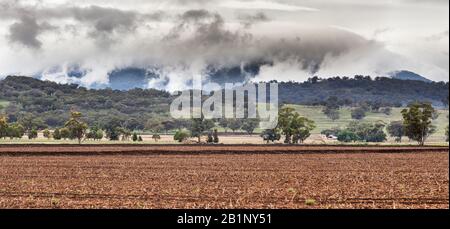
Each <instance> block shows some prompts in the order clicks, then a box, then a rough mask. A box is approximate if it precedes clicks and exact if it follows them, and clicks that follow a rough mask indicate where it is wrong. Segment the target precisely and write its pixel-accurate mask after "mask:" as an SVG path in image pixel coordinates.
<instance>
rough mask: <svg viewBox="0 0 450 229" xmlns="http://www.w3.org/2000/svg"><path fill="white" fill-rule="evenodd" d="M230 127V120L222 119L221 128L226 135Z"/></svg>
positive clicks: (220, 121)
mask: <svg viewBox="0 0 450 229" xmlns="http://www.w3.org/2000/svg"><path fill="white" fill-rule="evenodd" d="M228 125H229V120H228V119H226V118H221V119H220V120H219V126H221V127H222V128H223V129H224V130H225V133H226V132H227V131H228Z"/></svg>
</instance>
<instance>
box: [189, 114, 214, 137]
mask: <svg viewBox="0 0 450 229" xmlns="http://www.w3.org/2000/svg"><path fill="white" fill-rule="evenodd" d="M213 127H214V122H213V121H212V120H209V119H205V118H204V117H202V118H196V119H192V125H191V129H190V130H191V137H196V138H197V143H200V142H201V138H202V136H203V134H204V133H205V131H207V130H210V129H211V128H213Z"/></svg>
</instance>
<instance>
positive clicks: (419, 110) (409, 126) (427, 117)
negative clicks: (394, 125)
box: [402, 103, 436, 146]
mask: <svg viewBox="0 0 450 229" xmlns="http://www.w3.org/2000/svg"><path fill="white" fill-rule="evenodd" d="M434 113H435V109H434V108H433V106H432V105H431V104H429V103H413V104H410V105H409V106H408V108H406V109H403V110H402V116H403V125H404V127H405V135H406V136H408V138H409V139H411V140H414V141H417V142H418V143H419V145H422V146H423V145H425V141H426V140H427V139H428V137H429V136H430V135H431V134H433V133H434V132H435V131H436V127H435V126H433V125H432V124H431V121H432V118H433V114H434Z"/></svg>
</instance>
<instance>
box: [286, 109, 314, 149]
mask: <svg viewBox="0 0 450 229" xmlns="http://www.w3.org/2000/svg"><path fill="white" fill-rule="evenodd" d="M314 128H316V126H315V124H314V121H312V120H309V119H307V118H305V117H301V116H300V115H299V114H298V113H295V114H294V116H293V118H292V121H291V129H292V142H293V143H297V144H298V143H303V142H304V141H305V140H306V139H307V138H309V136H311V131H312V130H313V129H314Z"/></svg>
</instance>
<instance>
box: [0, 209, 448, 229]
mask: <svg viewBox="0 0 450 229" xmlns="http://www.w3.org/2000/svg"><path fill="white" fill-rule="evenodd" d="M449 213H450V212H449V210H448V209H447V210H0V227H2V225H23V226H45V225H49V226H66V225H67V226H155V225H156V226H199V227H206V225H205V224H206V223H205V222H206V221H201V220H199V221H198V222H197V221H196V223H194V224H192V223H189V222H188V218H189V216H192V217H194V216H207V217H211V218H210V221H209V223H208V226H207V227H211V226H227V227H228V226H229V227H231V226H236V225H237V224H239V226H257V227H276V226H302V227H303V226H315V227H316V226H336V225H346V226H400V225H401V226H405V225H411V226H427V227H429V226H434V225H436V226H437V225H449V218H450V217H449V216H450V214H449ZM258 214H259V215H258ZM269 214H270V222H269V217H268V215H269ZM186 215H187V216H188V217H185V216H186ZM180 216H182V218H183V219H184V220H185V221H183V223H179V222H178V220H180ZM225 216H227V217H228V219H227V217H225ZM231 216H233V218H234V222H233V221H229V220H230V219H229V218H231ZM256 216H258V218H256ZM238 217H240V222H238ZM244 217H246V218H245V219H246V220H247V221H244ZM251 217H253V218H252V219H255V220H254V221H251V222H250V221H248V220H249V219H250V218H251ZM200 218H201V217H198V219H200ZM256 219H257V220H256ZM263 219H265V220H263ZM263 221H264V222H263ZM224 222H227V223H224Z"/></svg>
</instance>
